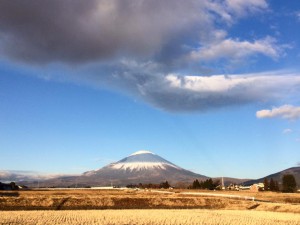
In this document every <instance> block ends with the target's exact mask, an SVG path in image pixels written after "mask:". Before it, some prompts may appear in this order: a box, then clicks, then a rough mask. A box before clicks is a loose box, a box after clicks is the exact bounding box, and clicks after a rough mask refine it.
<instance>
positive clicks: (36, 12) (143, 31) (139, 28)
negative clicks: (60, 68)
mask: <svg viewBox="0 0 300 225" xmlns="http://www.w3.org/2000/svg"><path fill="white" fill-rule="evenodd" d="M205 10H206V8H205V5H204V4H202V3H201V1H194V0H192V1H186V2H185V3H184V4H183V3H182V1H181V0H164V1H159V0H150V1H142V0H89V1H85V0H64V1H61V0H43V1H36V0H13V1H12V0H2V1H0V49H1V52H2V54H5V55H8V56H10V57H13V58H16V59H18V60H22V61H28V62H35V63H40V62H43V63H48V62H52V61H59V62H67V63H69V62H72V63H74V62H75V63H83V62H87V61H91V60H101V59H110V58H112V57H117V56H134V57H153V55H157V56H158V57H161V58H167V57H170V54H173V57H174V54H180V52H181V50H180V49H182V48H183V44H185V43H186V44H188V43H189V42H195V41H198V38H199V35H198V34H199V32H200V30H202V29H204V25H205V27H206V29H209V27H210V26H209V22H210V21H209V16H208V15H207V13H205ZM206 32H207V31H206ZM208 33H209V32H208ZM170 50H171V51H170Z"/></svg>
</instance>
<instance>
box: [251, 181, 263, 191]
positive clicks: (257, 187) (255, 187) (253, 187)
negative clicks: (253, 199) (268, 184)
mask: <svg viewBox="0 0 300 225" xmlns="http://www.w3.org/2000/svg"><path fill="white" fill-rule="evenodd" d="M264 188H265V185H264V184H263V183H258V184H252V185H251V186H250V191H252V192H258V191H263V190H264Z"/></svg>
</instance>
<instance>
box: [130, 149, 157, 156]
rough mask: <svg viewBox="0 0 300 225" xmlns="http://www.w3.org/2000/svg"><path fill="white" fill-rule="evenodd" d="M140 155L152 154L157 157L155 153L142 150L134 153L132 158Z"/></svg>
mask: <svg viewBox="0 0 300 225" xmlns="http://www.w3.org/2000/svg"><path fill="white" fill-rule="evenodd" d="M140 154H152V155H155V154H154V153H153V152H150V151H147V150H140V151H137V152H134V153H132V154H131V155H130V156H133V155H140Z"/></svg>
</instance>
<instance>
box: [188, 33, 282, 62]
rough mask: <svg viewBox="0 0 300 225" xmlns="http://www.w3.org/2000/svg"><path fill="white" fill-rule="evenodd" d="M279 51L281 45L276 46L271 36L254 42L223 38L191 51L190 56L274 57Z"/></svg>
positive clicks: (216, 58)
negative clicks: (260, 55)
mask: <svg viewBox="0 0 300 225" xmlns="http://www.w3.org/2000/svg"><path fill="white" fill-rule="evenodd" d="M281 52H282V47H279V46H277V45H276V41H275V39H273V38H265V39H261V40H255V41H254V42H249V41H239V40H233V39H225V40H222V41H220V42H219V43H212V44H211V45H206V46H204V47H202V48H200V49H198V50H196V51H193V52H192V53H191V58H192V59H194V60H201V61H212V60H218V59H228V60H242V59H243V58H246V57H249V56H251V55H255V54H262V55H266V56H269V57H271V58H273V59H276V58H278V57H279V56H280V53H281Z"/></svg>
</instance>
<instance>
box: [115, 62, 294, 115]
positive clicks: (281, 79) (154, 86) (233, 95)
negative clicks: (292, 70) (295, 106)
mask: <svg viewBox="0 0 300 225" xmlns="http://www.w3.org/2000/svg"><path fill="white" fill-rule="evenodd" d="M137 70H138V71H139V72H138V73H134V72H128V71H127V72H126V73H124V72H122V71H120V73H116V74H115V79H114V80H113V81H111V82H110V83H112V84H113V85H116V84H120V85H121V86H122V87H125V88H126V90H129V91H130V92H131V93H133V95H135V96H140V97H141V98H142V99H144V100H145V101H147V102H148V103H150V104H152V105H154V106H156V107H158V108H162V109H165V110H167V111H206V110H211V109H215V108H220V107H225V106H233V105H242V104H247V103H253V102H266V101H277V100H282V99H285V98H287V97H289V95H290V94H291V93H292V92H293V94H295V95H297V93H298V94H299V92H300V76H299V75H296V74H287V73H286V74H284V75H283V74H281V75H278V74H276V72H274V73H260V74H245V75H227V76H225V75H213V76H191V75H181V74H175V73H172V74H166V75H164V74H156V73H153V71H151V72H149V73H147V69H145V68H144V69H143V68H138V69H137ZM141 71H142V72H141ZM271 74H273V75H271ZM124 85H125V86H124Z"/></svg>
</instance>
